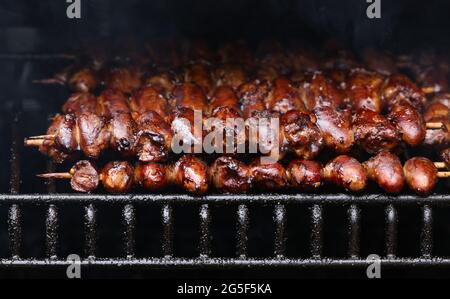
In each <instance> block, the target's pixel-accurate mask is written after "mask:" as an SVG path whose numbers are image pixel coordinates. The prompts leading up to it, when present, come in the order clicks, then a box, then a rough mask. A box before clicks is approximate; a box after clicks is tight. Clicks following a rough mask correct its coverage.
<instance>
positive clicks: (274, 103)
mask: <svg viewBox="0 0 450 299" xmlns="http://www.w3.org/2000/svg"><path fill="white" fill-rule="evenodd" d="M266 106H267V108H268V109H269V110H270V111H275V112H280V113H282V114H284V113H286V112H288V111H290V110H299V111H306V109H305V106H304V104H303V102H302V100H301V98H300V96H299V94H298V91H297V89H296V88H294V86H293V85H292V83H291V81H289V80H288V79H286V78H284V77H282V78H278V79H276V80H275V82H274V84H273V87H272V90H271V91H270V93H269V96H268V97H267V103H266Z"/></svg>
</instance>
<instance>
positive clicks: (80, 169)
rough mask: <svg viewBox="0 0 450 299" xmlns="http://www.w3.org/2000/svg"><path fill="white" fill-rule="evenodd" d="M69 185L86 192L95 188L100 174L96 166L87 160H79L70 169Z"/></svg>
mask: <svg viewBox="0 0 450 299" xmlns="http://www.w3.org/2000/svg"><path fill="white" fill-rule="evenodd" d="M70 174H71V175H72V178H71V180H70V185H71V187H72V189H73V190H75V191H77V192H83V193H88V192H92V191H94V190H95V189H97V187H98V185H99V182H100V176H99V174H98V171H97V168H95V166H94V165H92V163H91V162H89V161H80V162H78V163H77V164H75V166H74V167H72V169H71V170H70Z"/></svg>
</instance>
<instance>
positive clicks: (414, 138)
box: [387, 101, 426, 146]
mask: <svg viewBox="0 0 450 299" xmlns="http://www.w3.org/2000/svg"><path fill="white" fill-rule="evenodd" d="M387 119H388V120H389V121H391V122H392V123H393V124H394V125H395V126H396V127H397V129H398V130H399V131H400V133H401V134H402V139H403V141H404V142H405V143H406V144H408V145H410V146H418V145H420V144H422V143H423V141H424V139H425V134H426V127H425V121H424V119H423V117H422V115H421V114H420V113H419V111H418V110H417V109H416V108H415V107H413V106H412V105H411V104H410V103H409V102H408V101H399V102H397V103H395V104H394V105H393V106H391V108H390V113H389V115H388V116H387Z"/></svg>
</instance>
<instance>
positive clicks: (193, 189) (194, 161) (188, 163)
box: [172, 155, 209, 195]
mask: <svg viewBox="0 0 450 299" xmlns="http://www.w3.org/2000/svg"><path fill="white" fill-rule="evenodd" d="M172 177H173V179H174V183H175V184H176V185H177V186H179V187H181V188H182V189H183V190H185V191H187V192H189V193H192V194H197V195H202V194H205V193H206V192H207V191H208V189H209V177H208V166H207V165H206V164H205V163H204V162H203V161H202V160H200V159H199V158H197V157H194V156H190V155H186V156H183V157H182V158H181V159H180V160H178V161H177V162H176V163H175V166H174V167H173V175H172Z"/></svg>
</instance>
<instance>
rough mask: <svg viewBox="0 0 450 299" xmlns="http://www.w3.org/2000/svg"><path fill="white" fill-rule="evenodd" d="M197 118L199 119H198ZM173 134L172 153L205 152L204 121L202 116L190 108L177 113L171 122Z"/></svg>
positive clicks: (179, 110)
mask: <svg viewBox="0 0 450 299" xmlns="http://www.w3.org/2000/svg"><path fill="white" fill-rule="evenodd" d="M196 118H197V119H196ZM171 127H172V132H173V142H172V143H173V145H177V147H179V150H178V149H177V148H176V147H172V151H173V152H174V153H175V154H180V153H182V152H184V153H186V151H188V152H190V153H201V152H202V150H203V137H204V131H203V120H202V115H201V114H198V113H197V115H196V113H195V112H194V111H193V110H191V109H188V108H181V109H178V110H177V111H176V112H175V115H174V118H173V120H172V121H171Z"/></svg>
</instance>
